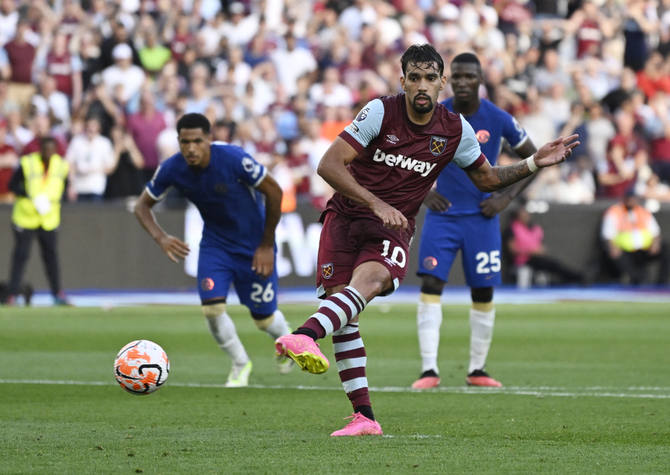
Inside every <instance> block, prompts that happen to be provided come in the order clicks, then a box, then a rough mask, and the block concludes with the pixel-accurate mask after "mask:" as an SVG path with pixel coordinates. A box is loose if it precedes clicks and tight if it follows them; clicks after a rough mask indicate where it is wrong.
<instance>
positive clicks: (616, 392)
mask: <svg viewBox="0 0 670 475" xmlns="http://www.w3.org/2000/svg"><path fill="white" fill-rule="evenodd" d="M0 384H45V385H62V386H116V385H117V384H118V383H116V382H114V381H109V382H108V381H67V380H50V379H0ZM168 385H169V386H174V387H183V388H214V389H237V388H226V385H225V384H216V383H211V384H203V383H168ZM248 387H249V388H253V389H298V390H308V391H309V390H311V391H342V388H339V387H319V386H284V385H263V384H250V385H249V386H248ZM370 391H371V392H376V393H429V394H430V393H433V394H435V393H449V394H510V395H518V396H536V397H547V396H556V397H584V396H588V397H614V398H641V399H670V394H659V392H669V393H670V388H667V387H628V388H612V387H588V388H564V387H556V388H555V387H545V386H540V387H503V388H483V387H462V386H446V387H440V388H435V389H428V390H421V389H412V388H406V387H394V386H384V387H371V388H370ZM622 391H623V392H622Z"/></svg>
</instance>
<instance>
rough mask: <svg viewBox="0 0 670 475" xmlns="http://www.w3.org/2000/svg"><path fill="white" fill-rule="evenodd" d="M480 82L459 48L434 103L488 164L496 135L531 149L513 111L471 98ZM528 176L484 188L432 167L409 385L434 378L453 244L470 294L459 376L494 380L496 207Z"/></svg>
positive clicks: (497, 143) (522, 150)
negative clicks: (463, 369) (414, 371)
mask: <svg viewBox="0 0 670 475" xmlns="http://www.w3.org/2000/svg"><path fill="white" fill-rule="evenodd" d="M483 83H484V76H483V74H482V66H481V64H480V63H479V60H478V59H477V56H475V55H474V54H472V53H463V54H459V55H458V56H456V57H455V58H454V59H453V61H452V63H451V87H452V89H453V91H454V96H453V97H451V98H449V99H447V100H446V101H444V102H443V103H442V104H444V106H445V107H446V108H447V109H448V110H450V111H451V112H454V113H456V114H461V115H462V116H463V117H464V118H465V120H466V121H467V122H468V123H469V124H470V125H471V126H472V128H473V130H474V131H475V136H476V137H477V141H478V142H479V145H480V147H481V149H482V153H484V155H486V158H487V159H488V160H489V163H490V164H491V165H494V166H495V165H496V162H497V160H498V153H499V152H500V149H501V148H502V145H503V140H506V141H507V143H508V144H509V145H510V147H512V149H513V150H515V151H516V153H517V154H518V155H519V156H520V157H528V156H530V155H532V154H534V153H535V152H536V151H537V148H536V147H535V145H533V142H532V141H531V140H530V138H528V134H527V133H526V131H525V130H524V129H522V128H521V126H520V125H519V123H518V122H517V121H516V119H514V117H512V116H511V115H510V114H508V113H507V112H505V111H503V110H502V109H500V108H498V107H497V106H495V105H494V104H493V103H491V102H490V101H488V100H486V99H480V98H479V87H480V86H481V85H482V84H483ZM533 176H534V175H533ZM531 180H532V178H528V179H526V180H522V181H520V182H518V183H515V184H514V185H512V186H509V187H507V188H505V189H503V190H501V191H498V192H496V193H494V194H491V193H488V192H485V191H480V190H479V189H478V188H477V187H476V186H475V185H474V183H473V182H471V181H470V180H468V179H467V173H466V172H464V171H463V170H462V169H460V168H458V167H456V166H453V165H452V166H448V167H446V168H445V169H444V171H443V172H442V173H440V176H439V177H438V178H437V189H436V191H431V192H430V193H428V196H427V197H426V200H425V201H424V203H425V204H426V206H427V207H428V211H427V212H426V219H425V221H424V225H423V227H424V229H429V230H430V232H424V233H422V234H421V243H420V245H419V270H418V272H417V274H418V275H419V276H421V281H422V282H421V296H420V298H419V307H418V310H417V325H418V329H419V347H420V350H421V359H422V360H423V361H422V362H423V369H422V374H421V377H420V378H419V379H418V380H417V381H415V382H414V384H412V387H413V388H415V389H429V388H435V387H437V386H438V385H439V384H440V377H439V371H438V368H437V350H438V347H439V344H440V325H441V324H442V304H441V303H440V297H441V295H442V290H443V289H444V284H445V283H446V282H447V279H448V277H449V271H450V270H451V266H452V264H453V263H454V260H455V259H456V255H457V254H458V251H461V258H462V261H463V270H464V272H465V281H466V283H467V284H468V286H469V287H470V296H471V298H472V307H471V308H470V328H471V336H470V366H469V368H468V376H467V378H466V380H465V381H466V383H467V384H469V385H473V386H496V387H500V386H502V384H500V383H499V382H498V381H496V380H495V379H493V378H491V377H490V376H489V375H488V374H487V373H486V372H484V364H485V363H486V357H487V355H488V352H489V348H490V346H491V339H492V337H493V322H494V320H495V308H494V307H493V287H494V286H495V285H500V284H501V283H502V279H501V275H500V252H501V248H502V244H501V242H502V240H501V237H500V220H499V217H498V213H500V212H501V211H502V210H503V209H505V208H506V207H507V205H509V203H510V201H512V200H513V199H514V198H515V197H516V196H517V195H518V194H519V193H521V191H523V189H524V188H525V187H526V186H528V184H529V183H530V181H531Z"/></svg>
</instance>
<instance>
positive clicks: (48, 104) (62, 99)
mask: <svg viewBox="0 0 670 475" xmlns="http://www.w3.org/2000/svg"><path fill="white" fill-rule="evenodd" d="M57 86H58V82H57V81H56V78H55V77H54V76H51V75H49V74H42V76H41V77H40V82H39V90H38V92H37V94H35V95H33V97H32V99H31V101H30V102H31V104H32V106H33V107H34V109H35V112H36V113H37V114H43V115H48V116H50V117H52V118H53V119H52V120H53V122H54V125H55V126H56V127H58V128H59V129H60V130H61V132H62V133H66V132H67V131H68V130H69V129H70V101H69V100H68V97H67V96H66V95H65V94H63V93H62V92H61V91H59V90H58V89H57Z"/></svg>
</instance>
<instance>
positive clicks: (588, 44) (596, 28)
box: [566, 0, 617, 59]
mask: <svg viewBox="0 0 670 475" xmlns="http://www.w3.org/2000/svg"><path fill="white" fill-rule="evenodd" d="M616 27H617V24H616V20H615V19H614V18H610V17H608V16H607V15H606V14H605V12H604V11H602V10H601V9H600V8H599V2H597V1H596V0H584V1H583V2H581V7H580V8H578V9H577V10H576V11H575V12H574V13H573V14H572V16H571V17H570V18H569V20H568V21H567V22H566V33H567V34H574V35H575V37H576V40H577V51H576V58H577V59H582V58H584V57H589V56H595V57H601V55H602V49H603V40H605V39H608V38H611V37H612V36H614V34H615V33H616Z"/></svg>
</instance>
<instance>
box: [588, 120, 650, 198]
mask: <svg viewBox="0 0 670 475" xmlns="http://www.w3.org/2000/svg"><path fill="white" fill-rule="evenodd" d="M615 121H616V128H617V134H616V135H615V136H614V137H613V138H612V140H610V142H609V144H608V146H607V164H606V167H607V168H606V169H605V170H601V171H600V173H598V185H599V187H600V190H599V191H600V193H599V194H600V195H602V196H603V197H605V198H622V197H623V196H624V193H625V192H626V190H628V189H629V188H630V187H631V186H632V185H633V184H634V183H635V179H636V177H637V171H638V170H639V169H640V168H641V167H642V166H643V165H646V163H647V149H646V144H645V142H644V140H643V139H642V137H640V136H639V135H638V134H637V133H636V132H635V131H634V127H635V118H634V117H633V116H632V115H631V114H629V113H626V112H623V111H621V112H619V113H618V114H617V115H616V118H615Z"/></svg>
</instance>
